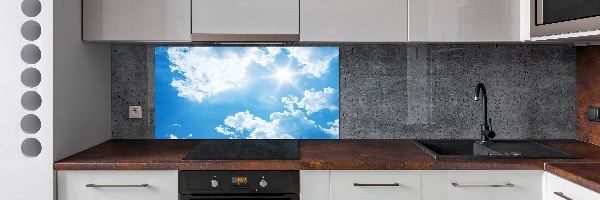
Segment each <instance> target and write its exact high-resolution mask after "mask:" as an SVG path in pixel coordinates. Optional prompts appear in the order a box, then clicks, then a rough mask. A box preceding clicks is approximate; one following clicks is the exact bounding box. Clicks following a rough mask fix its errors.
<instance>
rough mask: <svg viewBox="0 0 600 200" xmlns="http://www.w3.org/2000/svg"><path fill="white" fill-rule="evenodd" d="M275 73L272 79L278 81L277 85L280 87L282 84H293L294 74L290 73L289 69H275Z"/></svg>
mask: <svg viewBox="0 0 600 200" xmlns="http://www.w3.org/2000/svg"><path fill="white" fill-rule="evenodd" d="M276 70H277V71H276V72H275V74H274V75H273V77H275V78H277V79H278V80H279V85H282V84H283V83H289V84H292V85H293V84H294V75H295V74H296V73H294V72H292V71H290V69H289V68H287V67H286V68H277V69H276Z"/></svg>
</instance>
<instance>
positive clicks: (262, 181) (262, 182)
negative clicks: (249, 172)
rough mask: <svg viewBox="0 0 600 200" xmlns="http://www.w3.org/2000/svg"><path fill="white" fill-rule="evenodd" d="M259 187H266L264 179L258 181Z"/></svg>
mask: <svg viewBox="0 0 600 200" xmlns="http://www.w3.org/2000/svg"><path fill="white" fill-rule="evenodd" d="M259 185H260V187H267V181H265V179H263V180H261V181H260V184H259Z"/></svg>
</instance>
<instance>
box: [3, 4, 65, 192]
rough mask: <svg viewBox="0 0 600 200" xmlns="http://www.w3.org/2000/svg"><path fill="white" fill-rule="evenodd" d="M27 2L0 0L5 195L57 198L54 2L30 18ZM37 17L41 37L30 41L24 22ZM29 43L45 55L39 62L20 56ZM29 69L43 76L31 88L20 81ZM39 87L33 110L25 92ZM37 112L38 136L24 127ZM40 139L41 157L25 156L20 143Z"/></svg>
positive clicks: (36, 89) (45, 5)
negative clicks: (23, 8)
mask: <svg viewBox="0 0 600 200" xmlns="http://www.w3.org/2000/svg"><path fill="white" fill-rule="evenodd" d="M21 3H22V0H4V1H0V25H1V29H0V44H1V45H2V48H0V130H1V131H0V199H2V200H4V199H6V200H9V199H38V200H44V199H52V197H53V187H52V185H53V171H52V162H53V154H52V150H53V143H52V139H53V137H52V133H53V132H52V131H53V129H52V126H53V119H52V118H53V116H52V112H53V106H52V103H53V99H52V96H53V94H52V92H53V83H52V80H53V77H52V73H53V70H52V60H53V57H52V55H53V54H52V35H53V32H52V26H53V22H52V6H53V5H52V1H47V0H41V5H42V6H41V7H42V9H41V12H40V13H39V15H37V16H35V17H27V16H26V15H24V14H23V12H21ZM28 20H34V21H37V22H38V23H39V24H40V26H41V30H42V31H41V36H40V38H38V39H36V40H34V41H28V40H26V39H24V37H23V36H21V25H22V24H23V23H24V22H26V21H28ZM27 44H33V45H37V46H38V47H39V49H40V50H41V59H40V60H39V62H37V63H35V64H26V63H25V62H24V61H23V60H21V56H20V53H21V49H22V48H23V46H25V45H27ZM28 67H33V68H36V69H38V70H39V71H40V73H41V75H42V79H41V83H40V84H39V85H38V86H36V87H34V88H29V87H26V86H25V85H23V84H22V83H21V73H22V72H23V70H25V69H26V68H28ZM26 91H35V92H37V93H38V94H39V95H40V96H41V97H42V103H41V106H40V107H39V108H38V109H36V110H34V111H28V110H26V109H24V108H23V107H22V106H21V96H22V95H23V93H25V92H26ZM27 114H35V115H36V116H38V117H39V118H40V121H41V128H40V130H39V131H38V132H37V133H35V134H26V133H25V132H24V131H23V130H21V126H20V122H21V118H22V117H23V116H25V115H27ZM27 138H32V139H36V140H38V141H39V142H40V143H41V147H42V148H41V153H40V154H39V155H38V156H37V157H26V156H24V155H23V153H22V152H21V144H22V142H23V141H24V140H25V139H27Z"/></svg>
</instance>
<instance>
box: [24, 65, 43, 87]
mask: <svg viewBox="0 0 600 200" xmlns="http://www.w3.org/2000/svg"><path fill="white" fill-rule="evenodd" d="M21 82H22V83H23V85H25V86H27V87H30V88H33V87H36V86H38V85H39V84H40V82H42V73H40V70H37V69H36V68H27V69H25V70H23V72H22V73H21Z"/></svg>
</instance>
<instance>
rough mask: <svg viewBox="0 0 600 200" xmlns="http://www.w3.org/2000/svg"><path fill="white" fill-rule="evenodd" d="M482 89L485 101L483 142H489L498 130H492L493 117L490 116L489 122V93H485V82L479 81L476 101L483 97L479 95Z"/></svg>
mask: <svg viewBox="0 0 600 200" xmlns="http://www.w3.org/2000/svg"><path fill="white" fill-rule="evenodd" d="M480 91H481V96H482V97H483V101H481V105H482V107H483V114H482V117H483V123H482V124H481V141H480V142H481V143H485V142H489V141H490V139H492V138H494V137H496V132H494V131H492V127H491V124H492V119H491V118H490V123H489V124H488V118H487V94H486V93H485V86H484V85H483V83H478V84H477V88H475V101H479V99H481V98H480V97H479V92H480Z"/></svg>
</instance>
